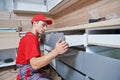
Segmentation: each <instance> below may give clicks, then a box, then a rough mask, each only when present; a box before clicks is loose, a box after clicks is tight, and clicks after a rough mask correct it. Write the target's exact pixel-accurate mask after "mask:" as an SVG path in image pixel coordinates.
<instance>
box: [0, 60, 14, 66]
mask: <svg viewBox="0 0 120 80" xmlns="http://www.w3.org/2000/svg"><path fill="white" fill-rule="evenodd" d="M15 62H16V61H15V60H14V62H10V63H4V62H3V61H0V67H6V66H12V65H15Z"/></svg>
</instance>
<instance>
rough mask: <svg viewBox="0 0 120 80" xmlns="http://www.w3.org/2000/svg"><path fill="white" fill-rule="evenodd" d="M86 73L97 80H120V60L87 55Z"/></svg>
mask: <svg viewBox="0 0 120 80" xmlns="http://www.w3.org/2000/svg"><path fill="white" fill-rule="evenodd" d="M85 73H86V74H87V76H89V77H91V78H93V79H95V80H120V60H117V59H113V58H109V57H105V56H101V55H97V54H90V53H86V54H85Z"/></svg>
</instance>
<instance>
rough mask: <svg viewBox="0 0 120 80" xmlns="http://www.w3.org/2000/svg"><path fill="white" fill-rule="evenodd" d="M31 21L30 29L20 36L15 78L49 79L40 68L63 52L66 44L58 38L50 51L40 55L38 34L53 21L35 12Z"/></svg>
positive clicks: (20, 79)
mask: <svg viewBox="0 0 120 80" xmlns="http://www.w3.org/2000/svg"><path fill="white" fill-rule="evenodd" d="M31 23H32V29H31V31H30V32H27V33H26V34H25V36H23V37H22V38H21V40H20V43H19V47H18V53H17V57H16V65H17V66H18V75H17V80H51V79H50V78H49V76H47V75H45V73H44V72H43V71H41V70H40V69H41V68H42V67H44V66H46V65H48V64H49V63H50V62H51V60H52V59H53V58H55V57H56V56H57V55H59V54H64V53H65V52H66V51H67V50H68V44H67V42H66V41H62V40H61V39H59V40H58V41H57V42H56V45H55V48H54V49H53V50H52V51H51V52H49V53H48V54H47V55H44V56H41V52H40V50H39V44H40V41H39V38H38V35H39V34H43V33H44V32H45V30H46V28H47V25H51V24H52V23H53V21H52V20H50V19H47V18H46V17H45V16H44V15H43V14H36V15H35V16H33V18H32V20H31Z"/></svg>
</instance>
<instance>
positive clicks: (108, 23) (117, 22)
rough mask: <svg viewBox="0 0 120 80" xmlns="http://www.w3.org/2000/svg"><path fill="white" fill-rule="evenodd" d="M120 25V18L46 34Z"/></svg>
mask: <svg viewBox="0 0 120 80" xmlns="http://www.w3.org/2000/svg"><path fill="white" fill-rule="evenodd" d="M118 25H120V18H118V19H112V20H106V21H101V22H95V23H88V24H81V25H76V26H71V27H64V28H57V29H52V30H48V31H46V32H57V31H73V30H82V29H89V28H97V27H110V26H118Z"/></svg>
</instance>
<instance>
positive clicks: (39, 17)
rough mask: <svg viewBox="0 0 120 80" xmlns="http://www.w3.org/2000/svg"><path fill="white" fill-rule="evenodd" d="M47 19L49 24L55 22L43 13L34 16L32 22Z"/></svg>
mask: <svg viewBox="0 0 120 80" xmlns="http://www.w3.org/2000/svg"><path fill="white" fill-rule="evenodd" d="M38 20H41V21H45V22H46V23H47V24H48V25H51V24H52V23H53V22H52V20H50V19H47V18H46V17H45V16H44V15H42V14H36V15H35V16H33V18H32V20H31V23H33V22H34V21H38Z"/></svg>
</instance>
